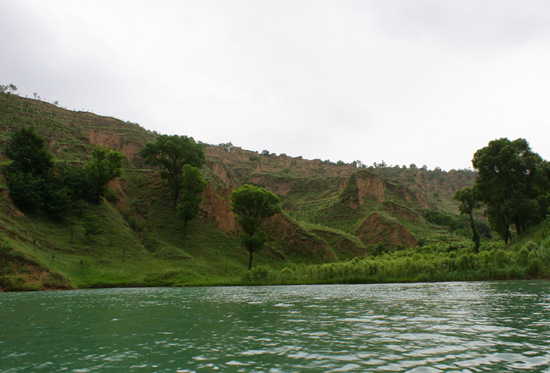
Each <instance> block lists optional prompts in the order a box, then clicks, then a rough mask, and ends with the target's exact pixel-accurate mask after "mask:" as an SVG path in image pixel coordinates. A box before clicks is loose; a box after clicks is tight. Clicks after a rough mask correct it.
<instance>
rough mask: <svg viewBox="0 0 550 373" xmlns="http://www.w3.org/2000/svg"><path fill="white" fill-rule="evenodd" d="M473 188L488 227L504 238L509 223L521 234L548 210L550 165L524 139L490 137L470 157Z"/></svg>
mask: <svg viewBox="0 0 550 373" xmlns="http://www.w3.org/2000/svg"><path fill="white" fill-rule="evenodd" d="M472 164H473V166H474V168H475V169H476V170H477V171H478V176H477V179H476V188H477V191H478V193H479V200H481V201H482V202H483V203H484V204H485V205H486V214H487V217H488V219H489V222H490V224H491V227H492V228H493V229H494V230H495V231H497V232H498V233H499V235H500V236H502V238H504V240H505V241H506V242H507V241H508V239H509V238H510V237H511V234H510V226H514V227H515V230H516V233H517V234H518V235H521V234H522V233H523V232H524V231H525V230H526V229H527V228H528V227H529V226H530V225H531V224H538V223H539V222H540V221H541V220H542V219H543V218H545V217H546V215H547V214H548V211H547V208H546V206H547V202H548V195H549V193H550V167H549V165H548V162H546V161H544V160H543V159H542V158H541V157H540V156H539V155H538V154H537V153H534V152H533V151H532V150H531V148H530V147H529V143H528V142H527V141H526V140H525V139H517V140H514V141H510V140H508V139H507V138H501V139H498V140H493V141H491V142H490V143H489V145H488V146H486V147H484V148H482V149H479V150H478V151H477V152H476V153H475V154H474V159H473V160H472Z"/></svg>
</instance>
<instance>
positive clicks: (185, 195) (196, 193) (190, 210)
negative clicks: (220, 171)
mask: <svg viewBox="0 0 550 373" xmlns="http://www.w3.org/2000/svg"><path fill="white" fill-rule="evenodd" d="M207 184H208V183H207V182H206V181H205V180H204V179H203V177H202V175H201V172H200V171H199V169H198V168H196V167H193V166H191V165H188V164H186V165H185V166H183V181H182V183H181V188H182V192H181V198H180V203H179V204H178V206H177V215H178V217H179V218H180V219H182V220H183V221H184V223H183V236H184V237H185V230H186V227H187V222H188V221H189V220H193V219H196V218H197V217H198V216H199V212H200V207H201V202H202V197H201V196H200V194H201V193H202V192H204V190H205V189H206V186H207Z"/></svg>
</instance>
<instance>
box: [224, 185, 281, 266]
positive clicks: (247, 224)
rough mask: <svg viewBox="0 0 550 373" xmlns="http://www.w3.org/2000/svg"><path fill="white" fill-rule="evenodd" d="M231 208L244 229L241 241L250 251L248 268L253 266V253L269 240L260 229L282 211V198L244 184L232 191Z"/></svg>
mask: <svg viewBox="0 0 550 373" xmlns="http://www.w3.org/2000/svg"><path fill="white" fill-rule="evenodd" d="M230 200H231V203H230V206H231V210H232V211H233V213H235V215H236V216H237V219H238V223H239V225H240V226H241V228H242V230H243V234H241V242H242V244H243V246H244V247H245V248H246V249H247V250H248V252H249V253H250V259H249V261H248V269H251V268H252V253H253V252H255V251H259V250H260V249H262V248H263V246H264V244H265V243H266V242H267V240H268V237H267V234H266V233H265V232H263V231H261V230H260V226H261V225H262V223H263V222H264V221H265V220H266V219H268V218H269V217H271V216H273V215H275V214H277V213H280V212H281V207H280V206H279V203H280V200H279V197H277V196H276V195H275V194H273V193H271V192H268V191H267V190H265V189H264V188H261V187H257V186H254V185H244V186H243V187H241V188H239V189H236V190H234V191H233V193H231V197H230Z"/></svg>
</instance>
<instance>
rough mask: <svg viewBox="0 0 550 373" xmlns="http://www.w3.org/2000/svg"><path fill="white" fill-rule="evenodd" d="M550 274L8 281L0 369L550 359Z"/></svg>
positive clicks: (409, 367) (364, 366)
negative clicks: (21, 285)
mask: <svg viewBox="0 0 550 373" xmlns="http://www.w3.org/2000/svg"><path fill="white" fill-rule="evenodd" d="M549 285H550V283H548V282H546V281H516V282H511V281H509V282H475V283H462V282H457V283H420V284H379V285H320V286H273V287H225V288H224V287H212V288H140V289H101V290H79V291H60V292H57V291H56V292H35V293H0V372H77V373H79V372H80V373H82V372H143V373H146V372H147V373H148V372H174V373H175V372H199V371H200V372H203V371H204V372H211V371H218V372H370V371H388V372H415V373H420V372H484V371H492V372H504V371H511V372H517V371H525V372H550V290H549Z"/></svg>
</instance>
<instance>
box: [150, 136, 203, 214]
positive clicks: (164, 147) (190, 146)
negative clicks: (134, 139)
mask: <svg viewBox="0 0 550 373" xmlns="http://www.w3.org/2000/svg"><path fill="white" fill-rule="evenodd" d="M140 155H141V157H142V158H144V159H145V163H147V164H148V165H150V166H154V167H160V168H161V171H160V176H161V177H162V178H163V179H164V180H165V181H166V182H167V184H168V187H169V188H170V192H171V193H172V197H173V199H174V206H176V204H177V202H178V197H179V193H180V190H181V184H182V182H183V166H184V165H186V164H188V165H191V166H193V167H196V168H198V169H200V168H201V167H202V166H203V165H204V163H205V157H204V150H203V147H202V145H200V144H197V143H196V142H195V140H193V138H191V137H187V136H178V135H173V136H168V135H160V136H158V137H157V139H156V141H155V142H148V143H147V144H145V146H144V147H143V149H141V153H140Z"/></svg>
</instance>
